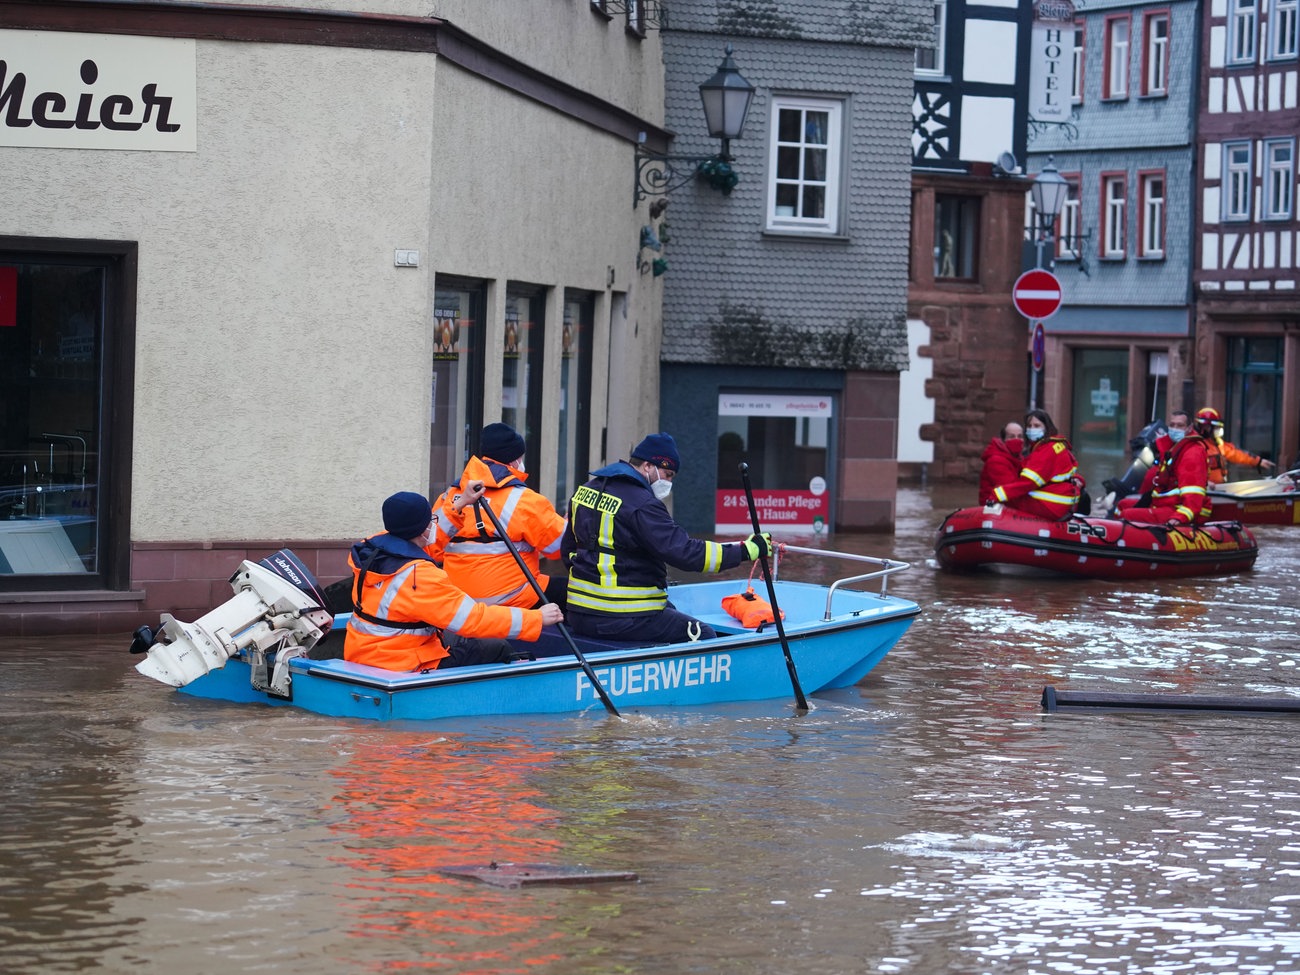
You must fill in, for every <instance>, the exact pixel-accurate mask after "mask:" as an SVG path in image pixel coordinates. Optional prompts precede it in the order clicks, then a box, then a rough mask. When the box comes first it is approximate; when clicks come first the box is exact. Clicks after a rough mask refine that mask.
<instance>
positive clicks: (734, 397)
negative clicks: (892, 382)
mask: <svg viewBox="0 0 1300 975" xmlns="http://www.w3.org/2000/svg"><path fill="white" fill-rule="evenodd" d="M833 420H834V400H833V399H832V397H831V395H830V394H828V393H822V394H817V393H814V394H808V393H789V394H787V393H780V392H776V393H774V392H771V391H769V390H762V391H757V390H755V391H740V392H724V393H721V394H719V396H718V469H717V477H718V482H717V483H718V491H717V504H716V507H717V511H716V518H715V521H716V525H715V528H714V530H715V531H716V532H718V533H719V534H727V533H735V532H745V533H748V532H749V531H751V530H752V523H751V521H750V517H749V508H748V504H747V499H746V497H745V492H744V482H743V479H742V477H741V474H740V464H741V463H742V462H744V463H745V464H747V465H748V466H749V476H750V485H751V487H752V488H753V493H754V506H755V508H756V509H757V511H758V520H759V524H761V525H762V526H763V530H764V531H779V530H782V529H785V530H789V531H799V532H822V531H826V530H828V529H829V526H830V492H829V490H828V485H827V476H828V472H829V470H830V464H831V457H830V443H831V430H832V422H833Z"/></svg>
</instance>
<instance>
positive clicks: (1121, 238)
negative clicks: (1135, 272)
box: [1101, 175, 1128, 261]
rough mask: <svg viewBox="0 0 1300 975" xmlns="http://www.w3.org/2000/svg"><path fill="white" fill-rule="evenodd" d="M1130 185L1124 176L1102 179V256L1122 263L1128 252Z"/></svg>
mask: <svg viewBox="0 0 1300 975" xmlns="http://www.w3.org/2000/svg"><path fill="white" fill-rule="evenodd" d="M1127 195H1128V183H1127V179H1126V177H1124V176H1123V175H1116V176H1103V177H1102V178H1101V256H1102V257H1103V258H1105V259H1106V260H1111V261H1122V260H1123V259H1124V256H1125V254H1126V252H1127V247H1126V240H1125V233H1124V231H1125V203H1126V197H1127Z"/></svg>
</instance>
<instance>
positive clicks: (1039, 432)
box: [1025, 427, 1047, 443]
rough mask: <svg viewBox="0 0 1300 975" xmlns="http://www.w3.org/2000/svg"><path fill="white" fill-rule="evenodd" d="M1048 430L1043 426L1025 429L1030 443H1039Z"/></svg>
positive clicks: (1026, 437)
mask: <svg viewBox="0 0 1300 975" xmlns="http://www.w3.org/2000/svg"><path fill="white" fill-rule="evenodd" d="M1046 432H1047V431H1046V430H1044V429H1043V428H1042V427H1030V428H1029V429H1028V430H1026V431H1025V439H1026V440H1028V441H1029V442H1030V443H1037V442H1038V441H1039V440H1042V439H1043V434H1045V433H1046Z"/></svg>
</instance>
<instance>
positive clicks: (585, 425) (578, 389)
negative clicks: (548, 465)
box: [555, 290, 596, 507]
mask: <svg viewBox="0 0 1300 975" xmlns="http://www.w3.org/2000/svg"><path fill="white" fill-rule="evenodd" d="M595 314H596V296H595V295H594V294H593V293H592V292H589V291H573V290H570V291H566V292H565V295H564V326H563V328H564V334H563V336H562V338H561V343H560V344H561V348H560V420H559V424H560V425H559V435H560V436H559V440H560V452H559V456H558V458H557V462H558V464H559V469H558V470H557V471H556V486H555V496H556V499H557V504H558V505H559V506H561V507H562V506H563V504H564V503H565V502H567V501H568V498H569V495H571V494H572V493H573V490H574V488H575V487H577V486H578V485H579V484H581V483H582V482H583V481H585V480H586V474H587V472H588V470H589V469H590V466H589V461H590V454H591V360H592V347H593V343H592V332H593V326H594V324H595Z"/></svg>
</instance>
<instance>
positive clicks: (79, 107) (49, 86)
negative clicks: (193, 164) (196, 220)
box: [0, 30, 198, 152]
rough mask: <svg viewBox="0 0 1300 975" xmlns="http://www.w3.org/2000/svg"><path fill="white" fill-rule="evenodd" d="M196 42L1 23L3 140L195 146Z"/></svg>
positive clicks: (67, 145) (165, 148)
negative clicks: (16, 27)
mask: <svg viewBox="0 0 1300 975" xmlns="http://www.w3.org/2000/svg"><path fill="white" fill-rule="evenodd" d="M195 43H196V42H195V41H193V40H187V39H184V38H171V37H134V36H130V35H125V34H76V33H70V32H63V31H32V30H0V146H17V147H32V148H35V147H44V148H54V149H140V150H150V151H162V152H194V151H195V149H196V148H197V144H196V135H197V129H198V126H197V109H198V104H197V103H198V96H197V89H198V86H197V83H196V80H195V79H196V75H197V72H196V68H195V54H194V51H195Z"/></svg>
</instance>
